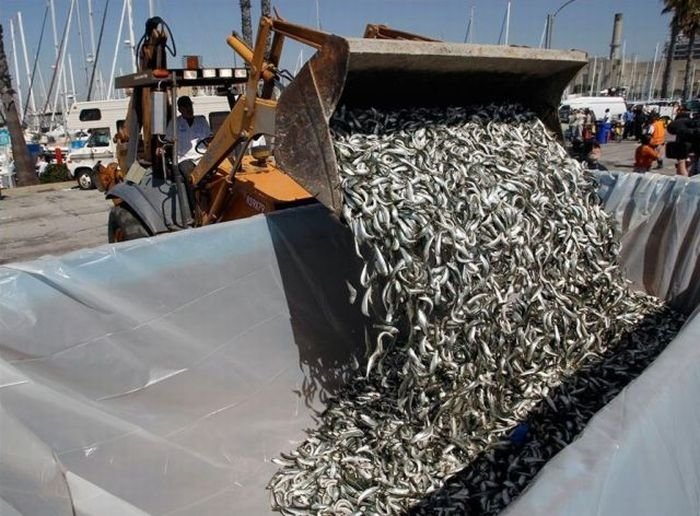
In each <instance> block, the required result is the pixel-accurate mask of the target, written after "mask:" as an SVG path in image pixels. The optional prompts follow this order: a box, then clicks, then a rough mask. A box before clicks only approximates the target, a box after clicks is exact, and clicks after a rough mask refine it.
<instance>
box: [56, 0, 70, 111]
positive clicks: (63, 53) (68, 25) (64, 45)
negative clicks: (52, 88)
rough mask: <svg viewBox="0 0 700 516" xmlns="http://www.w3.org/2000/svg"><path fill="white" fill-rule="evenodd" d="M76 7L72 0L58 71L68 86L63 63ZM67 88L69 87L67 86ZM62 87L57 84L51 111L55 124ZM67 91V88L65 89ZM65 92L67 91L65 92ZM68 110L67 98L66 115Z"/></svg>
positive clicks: (64, 107) (64, 109)
mask: <svg viewBox="0 0 700 516" xmlns="http://www.w3.org/2000/svg"><path fill="white" fill-rule="evenodd" d="M52 3H53V0H52ZM74 7H75V0H71V2H70V9H69V10H68V19H67V20H66V31H65V33H64V34H63V41H62V45H61V50H60V52H59V54H60V59H59V61H60V62H59V63H57V64H58V73H59V76H58V77H59V79H61V78H63V80H64V82H66V86H67V80H66V75H65V74H64V73H63V65H64V63H65V59H66V47H67V46H68V37H69V35H70V26H71V19H72V18H73V9H74ZM66 89H67V87H66ZM59 90H60V88H59V87H58V86H57V87H56V93H55V94H54V101H53V111H52V113H51V123H52V124H53V122H54V120H55V118H56V106H57V105H58V93H59ZM64 92H65V90H64ZM64 94H65V93H64ZM65 111H66V105H65V100H64V106H63V114H64V115H65Z"/></svg>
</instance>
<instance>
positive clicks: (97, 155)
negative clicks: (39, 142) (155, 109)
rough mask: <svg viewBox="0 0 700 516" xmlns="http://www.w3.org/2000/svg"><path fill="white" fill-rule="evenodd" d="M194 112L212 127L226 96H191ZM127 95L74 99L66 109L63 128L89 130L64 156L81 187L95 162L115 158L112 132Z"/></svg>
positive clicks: (118, 124) (123, 116) (91, 184)
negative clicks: (108, 97) (110, 97)
mask: <svg viewBox="0 0 700 516" xmlns="http://www.w3.org/2000/svg"><path fill="white" fill-rule="evenodd" d="M192 103H193V106H194V114H195V115H203V116H205V117H206V118H207V120H208V121H209V126H210V127H212V126H213V125H214V124H212V116H221V115H222V114H223V113H226V114H228V113H229V112H230V111H231V109H230V108H229V105H228V100H227V98H226V97H220V96H213V95H211V96H208V95H207V96H204V95H203V96H195V97H192ZM128 107H129V99H114V100H93V101H89V102H76V103H75V104H73V105H72V106H71V108H70V110H69V111H68V118H67V121H66V126H67V130H68V131H69V132H71V133H72V132H74V131H86V132H88V133H89V134H90V136H89V138H88V140H87V142H86V143H85V145H84V146H82V147H80V148H77V149H73V150H71V152H70V153H69V154H68V156H67V158H66V165H67V166H68V170H69V172H70V174H71V175H72V176H73V177H74V178H75V179H76V180H77V181H78V186H80V188H82V189H83V190H88V189H90V188H94V187H95V184H94V181H93V176H92V174H93V172H92V169H93V167H94V166H95V165H97V163H98V162H100V161H101V162H102V163H103V164H107V163H112V162H113V161H116V144H115V143H114V136H115V135H116V134H117V131H118V130H119V127H121V125H122V124H123V123H124V121H125V120H126V113H127V110H128Z"/></svg>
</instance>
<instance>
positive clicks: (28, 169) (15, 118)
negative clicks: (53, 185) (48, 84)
mask: <svg viewBox="0 0 700 516" xmlns="http://www.w3.org/2000/svg"><path fill="white" fill-rule="evenodd" d="M0 102H2V108H3V112H4V113H5V120H6V122H7V129H8V131H9V132H10V141H11V144H12V157H13V158H14V160H15V170H16V171H17V184H18V185H21V186H26V185H34V184H38V183H39V178H38V177H37V176H36V173H35V171H34V165H33V164H32V161H31V158H30V156H29V149H27V143H26V142H25V141H24V133H23V132H22V126H21V125H20V123H19V115H18V113H17V105H16V104H15V91H14V90H13V89H12V80H11V78H10V68H9V66H8V64H7V55H6V54H5V45H4V43H3V32H2V25H0Z"/></svg>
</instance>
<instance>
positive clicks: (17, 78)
mask: <svg viewBox="0 0 700 516" xmlns="http://www.w3.org/2000/svg"><path fill="white" fill-rule="evenodd" d="M10 39H11V40H12V60H13V61H14V62H15V86H16V88H15V89H16V90H17V100H19V109H18V110H17V116H19V121H20V122H21V121H22V113H23V112H24V111H23V110H22V80H21V79H20V75H19V62H18V61H17V45H16V44H15V23H14V20H13V19H12V18H10Z"/></svg>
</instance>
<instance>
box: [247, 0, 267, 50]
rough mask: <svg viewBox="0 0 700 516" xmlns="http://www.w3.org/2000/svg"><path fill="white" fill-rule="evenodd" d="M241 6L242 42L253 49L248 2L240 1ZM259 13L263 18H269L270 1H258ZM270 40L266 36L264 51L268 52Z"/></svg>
mask: <svg viewBox="0 0 700 516" xmlns="http://www.w3.org/2000/svg"><path fill="white" fill-rule="evenodd" d="M240 4H241V32H243V41H245V42H246V43H247V44H248V46H249V47H251V48H252V47H253V21H252V15H251V7H250V0H240ZM260 11H261V12H262V15H263V16H270V14H271V12H272V7H271V2H270V0H260ZM270 41H271V38H270V36H269V35H268V37H267V45H266V51H269V50H270Z"/></svg>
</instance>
